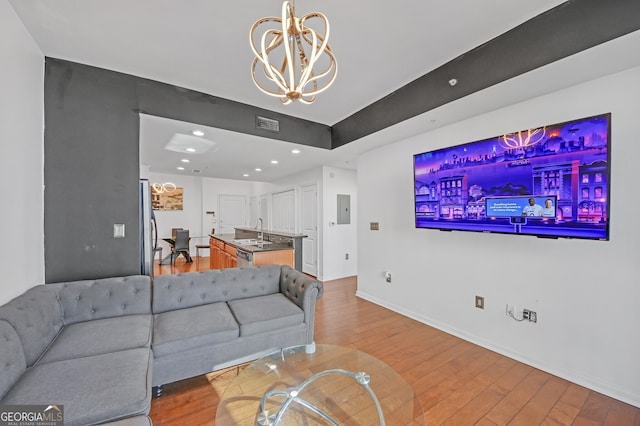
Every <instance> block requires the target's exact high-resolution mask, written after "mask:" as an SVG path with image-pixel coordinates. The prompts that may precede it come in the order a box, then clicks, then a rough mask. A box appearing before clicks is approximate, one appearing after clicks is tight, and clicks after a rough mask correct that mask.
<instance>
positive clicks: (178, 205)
mask: <svg viewBox="0 0 640 426" xmlns="http://www.w3.org/2000/svg"><path fill="white" fill-rule="evenodd" d="M151 206H152V208H153V209H154V210H159V211H171V210H182V209H183V188H177V187H176V186H175V185H174V184H172V183H164V184H161V183H154V184H153V185H151Z"/></svg>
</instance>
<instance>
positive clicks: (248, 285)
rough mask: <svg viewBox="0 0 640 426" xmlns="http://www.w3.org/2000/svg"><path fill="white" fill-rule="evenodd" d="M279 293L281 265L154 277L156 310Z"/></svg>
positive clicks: (154, 308) (156, 312)
mask: <svg viewBox="0 0 640 426" xmlns="http://www.w3.org/2000/svg"><path fill="white" fill-rule="evenodd" d="M278 292H280V266H279V265H267V266H258V267H248V268H231V269H221V270H213V271H203V272H188V273H185V274H177V275H159V276H157V277H156V278H154V280H153V313H154V314H159V313H162V312H167V311H173V310H176V309H183V308H190V307H192V306H199V305H206V304H209V303H217V302H226V301H228V300H234V299H244V298H247V297H256V296H265V295H267V294H273V293H278Z"/></svg>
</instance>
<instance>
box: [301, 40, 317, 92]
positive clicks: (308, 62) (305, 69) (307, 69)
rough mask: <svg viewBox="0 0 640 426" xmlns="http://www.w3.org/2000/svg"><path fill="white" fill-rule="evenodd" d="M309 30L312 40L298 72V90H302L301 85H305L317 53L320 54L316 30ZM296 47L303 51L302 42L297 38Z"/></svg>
mask: <svg viewBox="0 0 640 426" xmlns="http://www.w3.org/2000/svg"><path fill="white" fill-rule="evenodd" d="M307 31H310V32H311V36H312V38H313V40H312V41H313V42H312V43H311V54H310V55H309V57H308V58H307V57H306V56H305V65H306V66H305V67H303V69H302V73H301V74H300V81H299V83H298V84H299V88H300V92H302V89H303V87H304V86H305V85H306V83H307V80H309V76H310V74H311V73H312V72H313V65H314V64H315V63H316V61H317V60H318V55H319V54H322V51H320V52H318V44H317V42H318V36H317V35H316V32H315V31H313V30H307ZM298 48H299V49H300V50H301V51H302V52H304V47H303V46H302V42H301V41H300V40H299V39H298Z"/></svg>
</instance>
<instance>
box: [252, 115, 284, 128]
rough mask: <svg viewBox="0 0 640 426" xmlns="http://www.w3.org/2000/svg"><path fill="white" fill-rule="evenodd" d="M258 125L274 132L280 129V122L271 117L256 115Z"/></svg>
mask: <svg viewBox="0 0 640 426" xmlns="http://www.w3.org/2000/svg"><path fill="white" fill-rule="evenodd" d="M256 127H257V128H258V129H264V130H270V131H272V132H279V131H280V122H279V121H278V120H273V119H271V118H265V117H260V116H259V115H257V116H256Z"/></svg>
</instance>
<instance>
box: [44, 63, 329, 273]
mask: <svg viewBox="0 0 640 426" xmlns="http://www.w3.org/2000/svg"><path fill="white" fill-rule="evenodd" d="M44 96H45V134H44V181H45V191H44V212H45V213H44V234H45V244H44V245H45V281H46V282H47V283H51V282H58V281H68V280H76V279H93V278H103V277H111V276H119V275H129V274H137V273H139V272H140V224H139V194H138V191H139V190H138V183H139V176H140V173H139V168H140V159H139V113H140V112H143V113H146V114H150V115H156V116H161V117H166V118H171V119H176V120H184V121H189V122H192V123H198V124H203V125H207V126H213V127H219V128H223V129H227V130H233V131H237V132H242V133H248V134H254V135H257V136H264V137H269V138H272V139H279V140H284V141H289V142H296V143H300V144H306V145H311V146H316V147H320V148H327V149H329V148H331V129H330V128H329V127H328V126H325V125H323V124H318V123H314V122H311V121H307V120H301V119H298V118H295V117H291V116H287V115H283V114H278V113H274V112H271V111H267V110H264V109H260V108H256V107H252V106H250V105H246V104H241V103H238V102H233V101H229V100H226V99H222V98H217V97H215V96H210V95H206V94H204V93H199V92H194V91H192V90H188V89H184V88H180V87H176V86H172V85H169V84H165V83H160V82H156V81H152V80H147V79H143V78H140V77H135V76H131V75H127V74H122V73H118V72H115V71H109V70H104V69H101V68H95V67H91V66H88V65H82V64H77V63H73V62H69V61H64V60H60V59H53V58H46V61H45V95H44ZM256 115H262V116H265V117H268V118H274V119H277V120H279V121H280V133H278V134H275V133H273V132H270V131H268V130H262V129H257V128H256V127H255V122H256V118H255V117H256ZM116 223H123V224H124V225H125V232H126V235H125V238H117V239H116V238H113V225H114V224H116Z"/></svg>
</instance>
